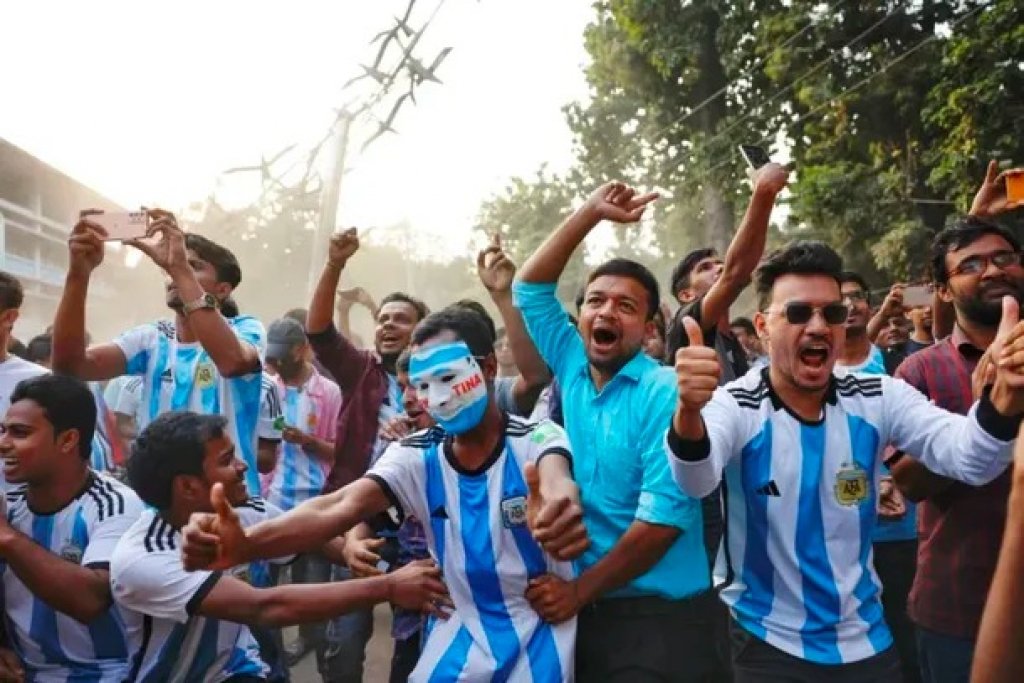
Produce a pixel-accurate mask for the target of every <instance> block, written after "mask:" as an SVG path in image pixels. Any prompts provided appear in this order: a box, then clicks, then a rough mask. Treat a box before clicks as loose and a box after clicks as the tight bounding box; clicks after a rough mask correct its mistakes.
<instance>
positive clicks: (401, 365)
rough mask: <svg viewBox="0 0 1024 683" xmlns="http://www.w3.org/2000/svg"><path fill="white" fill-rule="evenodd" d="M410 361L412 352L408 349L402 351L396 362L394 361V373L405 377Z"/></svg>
mask: <svg viewBox="0 0 1024 683" xmlns="http://www.w3.org/2000/svg"><path fill="white" fill-rule="evenodd" d="M411 359H412V352H411V351H409V349H408V348H406V349H403V350H402V352H401V353H400V354H398V360H396V361H395V372H402V373H405V374H406V375H408V374H409V361H410V360H411Z"/></svg>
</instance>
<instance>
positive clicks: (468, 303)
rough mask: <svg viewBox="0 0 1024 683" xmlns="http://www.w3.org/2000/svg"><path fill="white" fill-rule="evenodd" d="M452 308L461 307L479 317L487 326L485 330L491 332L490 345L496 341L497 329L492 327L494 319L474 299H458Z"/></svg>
mask: <svg viewBox="0 0 1024 683" xmlns="http://www.w3.org/2000/svg"><path fill="white" fill-rule="evenodd" d="M452 306H461V307H462V308H466V309H469V310H471V311H473V312H474V313H476V314H477V315H479V316H480V317H481V318H483V320H484V324H486V325H487V329H488V330H490V332H491V340H492V345H493V342H497V341H498V328H497V327H495V325H494V318H492V317H491V314H490V313H488V312H487V309H486V308H484V305H483V304H482V303H480V302H479V301H477V300H475V299H460V300H458V301H456V302H455V303H454V304H452Z"/></svg>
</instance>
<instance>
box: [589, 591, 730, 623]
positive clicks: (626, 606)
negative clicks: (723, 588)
mask: <svg viewBox="0 0 1024 683" xmlns="http://www.w3.org/2000/svg"><path fill="white" fill-rule="evenodd" d="M717 599H718V598H717V596H716V595H715V593H714V592H713V591H710V590H708V591H704V592H702V593H694V594H693V595H690V596H687V597H685V598H682V599H681V600H670V599H668V598H659V597H656V596H653V595H645V596H642V597H636V598H604V599H602V600H598V601H596V602H591V603H589V604H587V605H585V606H584V607H583V609H582V610H580V612H581V613H589V614H592V615H595V616H597V615H600V616H610V617H646V616H657V615H667V614H676V615H680V616H683V615H693V616H698V615H701V614H704V613H705V611H706V610H707V609H708V606H709V605H712V604H714V602H715V601H716V600H717Z"/></svg>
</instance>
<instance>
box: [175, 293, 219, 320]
mask: <svg viewBox="0 0 1024 683" xmlns="http://www.w3.org/2000/svg"><path fill="white" fill-rule="evenodd" d="M204 308H210V309H213V310H215V311H216V310H217V309H218V308H220V305H219V304H218V303H217V297H215V296H214V295H213V294H210V293H206V294H203V295H202V296H201V297H199V298H198V299H196V300H195V301H190V302H189V303H187V304H185V305H184V306H182V308H181V312H182V313H183V314H185V315H189V314H191V313H195V312H196V311H201V310H203V309H204Z"/></svg>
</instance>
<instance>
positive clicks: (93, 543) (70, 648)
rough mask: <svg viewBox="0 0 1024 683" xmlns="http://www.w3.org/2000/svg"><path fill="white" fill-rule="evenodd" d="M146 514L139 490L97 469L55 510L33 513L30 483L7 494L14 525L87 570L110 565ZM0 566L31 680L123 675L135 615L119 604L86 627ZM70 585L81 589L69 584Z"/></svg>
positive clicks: (12, 631)
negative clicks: (122, 541)
mask: <svg viewBox="0 0 1024 683" xmlns="http://www.w3.org/2000/svg"><path fill="white" fill-rule="evenodd" d="M141 513H142V502H141V501H139V499H138V497H137V496H136V495H135V492H134V491H132V490H131V489H129V488H128V487H126V486H124V485H123V484H121V483H119V482H117V481H115V480H114V479H112V478H109V477H107V476H105V475H102V474H97V473H90V478H89V483H88V485H87V486H86V488H85V489H84V490H83V491H82V492H81V493H80V494H79V495H78V496H77V497H76V498H75V499H74V500H73V501H71V503H69V504H68V505H67V506H66V507H64V508H63V509H62V510H60V511H59V512H56V513H54V514H52V515H37V514H34V513H33V512H32V510H31V509H30V508H29V505H28V500H27V498H26V488H25V487H24V486H18V487H16V488H12V490H11V491H9V492H8V493H7V520H8V523H10V525H11V526H12V527H13V528H14V529H17V530H18V531H20V532H21V533H23V534H25V535H26V536H28V537H30V538H32V539H33V540H34V541H35V542H36V543H38V544H39V545H41V546H42V547H44V548H46V549H47V550H49V551H50V552H51V553H53V554H54V555H57V556H59V557H62V558H63V559H65V560H67V561H69V562H74V563H76V564H80V565H82V566H84V567H94V568H102V569H106V568H107V566H108V565H109V563H110V558H111V556H112V555H113V553H114V548H115V546H116V545H117V542H118V540H119V539H120V538H121V536H123V535H124V533H125V531H127V530H128V528H129V527H130V526H131V525H132V524H133V523H134V522H135V520H136V519H138V517H139V515H140V514H141ZM0 571H2V572H3V585H4V609H5V613H6V616H7V632H8V634H9V635H10V639H11V644H12V646H13V647H14V649H15V651H17V653H18V656H19V657H20V658H21V659H22V661H23V662H24V663H25V671H26V680H30V681H41V682H43V683H51V682H52V683H56V682H58V681H59V682H61V683H63V682H64V681H110V682H112V683H114V682H118V683H119V682H120V681H123V680H124V678H125V676H126V675H127V673H128V651H129V646H128V641H127V637H126V630H127V628H129V627H130V622H131V617H130V615H124V614H122V613H121V612H120V610H119V609H118V608H117V606H116V605H114V606H111V607H110V609H109V610H107V611H106V612H105V613H104V614H103V615H101V616H99V617H97V618H96V619H94V620H93V621H91V622H90V623H88V624H83V623H81V622H79V621H77V620H75V619H74V618H72V617H70V616H68V615H66V614H62V613H60V612H57V611H56V610H54V609H53V608H52V607H50V606H49V605H48V604H46V603H45V602H43V601H42V600H40V599H39V598H37V597H36V596H35V595H33V594H32V592H31V591H29V589H28V587H26V586H25V584H24V583H22V581H21V579H19V578H18V576H17V574H15V573H14V570H13V569H11V567H9V566H7V564H6V563H0ZM67 590H76V588H75V587H74V586H67Z"/></svg>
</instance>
